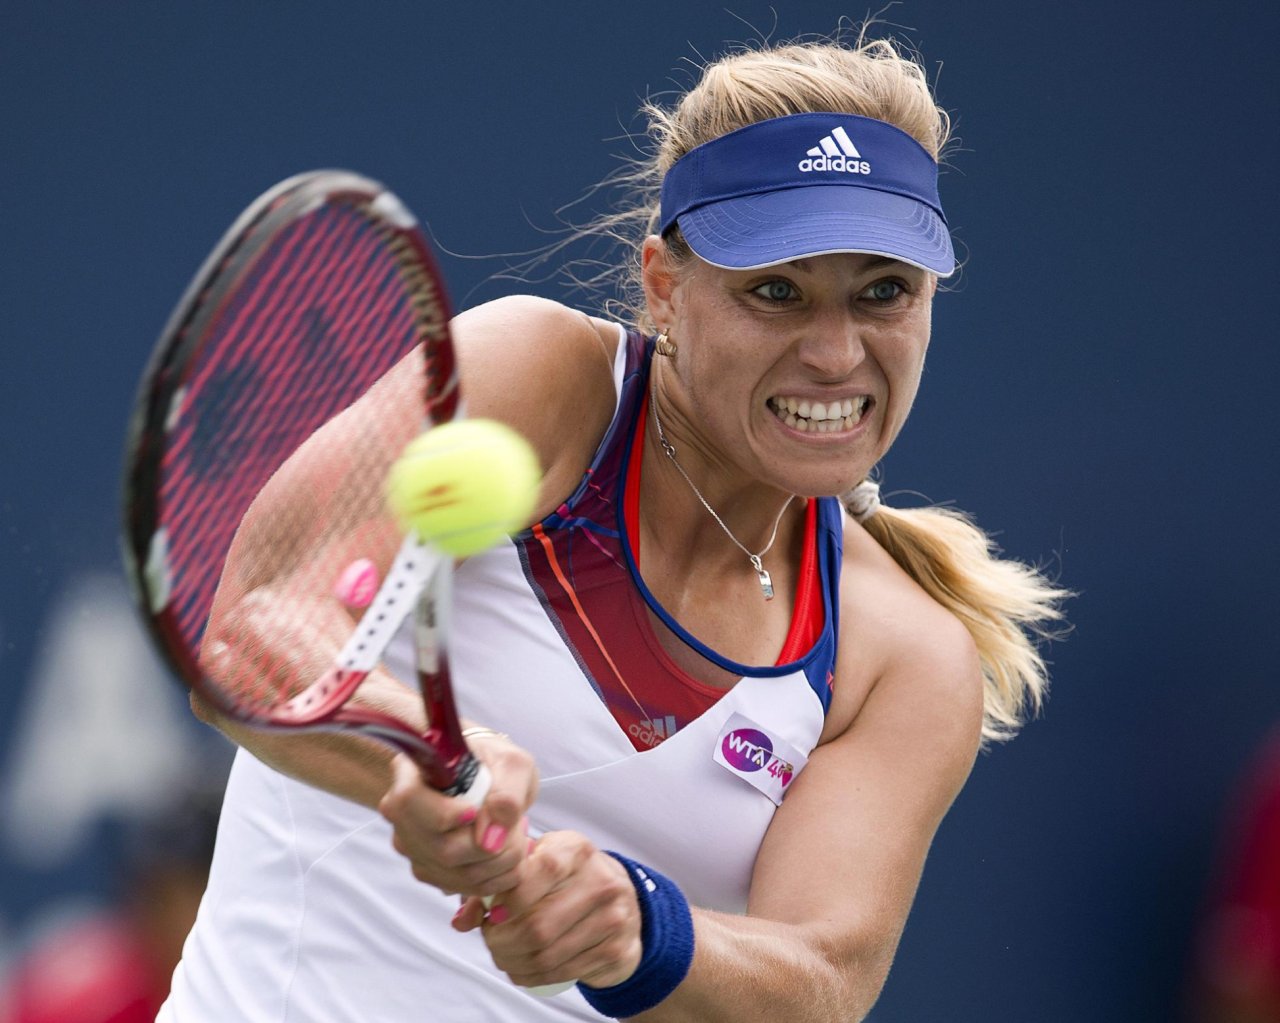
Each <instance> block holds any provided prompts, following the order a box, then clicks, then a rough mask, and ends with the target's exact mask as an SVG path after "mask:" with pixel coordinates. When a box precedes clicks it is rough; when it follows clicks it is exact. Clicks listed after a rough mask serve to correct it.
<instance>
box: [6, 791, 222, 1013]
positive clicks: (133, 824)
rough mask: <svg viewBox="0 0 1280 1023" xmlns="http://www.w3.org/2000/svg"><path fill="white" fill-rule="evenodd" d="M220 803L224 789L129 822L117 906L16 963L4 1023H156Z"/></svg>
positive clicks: (184, 797)
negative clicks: (153, 1022) (154, 1022)
mask: <svg viewBox="0 0 1280 1023" xmlns="http://www.w3.org/2000/svg"><path fill="white" fill-rule="evenodd" d="M219 780H221V779H219ZM221 797H222V793H221V788H220V787H217V786H213V787H210V788H208V789H206V788H203V787H200V788H190V789H187V790H186V791H183V792H182V793H181V794H180V795H179V796H178V797H176V798H175V799H174V800H173V801H172V803H171V804H170V805H168V806H165V807H163V808H162V809H160V810H159V811H158V812H155V813H152V814H149V815H147V816H146V817H145V818H141V819H138V820H135V821H130V822H126V825H125V835H124V842H123V848H124V855H123V858H122V870H121V875H120V897H119V899H118V901H117V904H116V905H115V906H113V907H112V908H111V909H109V910H104V911H101V912H96V913H93V914H91V915H88V916H84V915H82V916H79V917H77V918H76V919H74V920H72V921H69V922H67V923H65V924H64V925H62V926H60V927H58V928H56V929H55V930H54V931H53V932H52V933H49V934H47V935H44V936H43V937H42V939H41V940H40V941H39V942H38V943H37V944H36V945H35V946H34V947H32V948H30V949H29V950H27V951H26V952H25V953H24V954H21V955H20V956H19V957H18V958H17V960H16V961H15V962H14V963H13V969H12V971H11V973H10V975H9V976H8V978H7V980H6V983H5V984H4V985H3V990H2V991H0V1023H152V1021H153V1020H154V1019H155V1016H156V1013H157V1012H158V1011H159V1009H160V1005H161V1003H162V1002H163V1001H164V999H165V997H166V996H167V995H168V993H169V981H170V977H171V976H172V974H173V970H174V967H175V966H177V963H178V960H179V958H180V956H181V953H182V943H183V941H184V940H185V938H186V936H187V932H188V931H189V930H190V929H191V925H192V923H193V922H194V921H195V915H196V909H197V907H198V906H199V903H200V897H201V895H202V894H203V893H204V888H205V884H206V882H207V880H208V874H209V863H210V861H211V859H212V856H213V842H214V834H215V831H216V829H217V820H218V809H219V806H220V803H221Z"/></svg>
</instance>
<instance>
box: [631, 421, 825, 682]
mask: <svg viewBox="0 0 1280 1023" xmlns="http://www.w3.org/2000/svg"><path fill="white" fill-rule="evenodd" d="M644 407H645V409H648V407H649V403H648V402H645V405H644ZM648 424H649V416H648V414H647V412H642V413H641V414H640V416H639V417H638V418H637V420H636V430H635V434H634V436H633V437H632V439H631V455H630V460H629V461H628V463H627V482H626V493H625V495H624V497H623V505H622V518H623V521H624V523H625V525H626V529H627V540H628V542H629V543H630V544H631V556H632V558H633V559H634V560H635V563H636V567H637V570H638V569H639V566H640V463H641V462H643V461H644V434H645V429H646V427H647V426H648ZM817 536H818V502H817V501H816V500H815V499H814V498H812V497H809V498H806V499H805V514H804V546H803V551H804V553H803V555H802V556H801V558H800V573H799V576H798V577H797V579H796V601H795V608H794V610H793V611H792V612H791V628H790V629H789V630H788V631H787V638H786V640H785V641H784V642H783V644H782V652H781V653H780V654H779V655H778V659H777V661H776V662H775V663H776V664H790V663H791V662H792V661H798V660H799V659H800V658H801V657H803V656H804V655H805V654H807V653H808V652H809V651H810V650H812V649H813V645H814V644H815V643H816V642H818V638H819V637H820V636H821V635H822V627H823V625H824V624H825V622H826V609H825V608H824V606H823V603H822V581H821V579H820V578H819V576H818V543H817Z"/></svg>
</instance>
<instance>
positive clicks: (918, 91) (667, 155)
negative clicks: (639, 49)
mask: <svg viewBox="0 0 1280 1023" xmlns="http://www.w3.org/2000/svg"><path fill="white" fill-rule="evenodd" d="M643 112H644V114H645V116H646V117H647V119H648V136H649V138H650V140H651V143H652V151H651V153H650V155H649V157H648V158H647V159H645V160H643V161H641V162H638V163H636V164H634V165H633V166H632V167H631V168H630V169H629V170H627V171H626V172H624V173H622V174H620V175H618V176H617V177H616V178H615V180H614V182H613V184H619V185H622V186H624V187H625V188H627V189H628V190H629V192H630V199H629V201H628V203H627V205H625V206H624V207H623V208H621V209H619V210H617V211H615V212H614V213H612V214H608V215H606V216H604V217H601V218H598V219H597V220H596V222H595V223H594V224H593V225H592V226H591V227H590V228H589V229H588V230H587V231H586V232H584V234H589V235H592V236H595V237H601V236H607V237H609V238H611V239H613V240H614V241H618V242H622V243H625V244H626V246H627V251H628V252H629V253H630V257H629V259H628V262H627V264H626V265H625V266H624V267H623V268H622V270H621V275H622V276H621V280H617V279H612V277H611V272H610V271H607V270H606V271H601V272H600V273H599V274H596V275H595V276H592V277H589V278H587V279H586V280H585V281H583V280H581V279H580V280H579V283H583V284H586V285H587V286H588V287H598V286H601V285H603V284H606V283H607V284H610V285H612V287H613V288H614V289H615V295H617V297H616V298H615V299H614V300H613V301H611V302H610V303H609V305H610V306H611V307H612V308H611V311H612V312H614V313H616V314H620V315H622V316H623V317H624V318H626V319H630V320H632V321H633V322H635V323H636V324H637V325H638V326H640V327H641V328H642V329H646V330H649V331H652V329H653V328H654V326H655V325H654V324H653V323H652V321H651V320H650V318H649V316H648V313H647V310H646V309H645V308H644V301H643V290H642V288H641V284H640V281H641V278H640V263H639V249H640V245H639V242H640V241H641V240H642V239H643V238H644V237H645V236H647V235H649V234H653V233H655V232H656V230H657V228H658V221H659V196H660V193H661V187H662V178H663V175H664V174H665V173H666V172H667V170H668V169H669V168H670V167H671V165H672V164H674V163H675V162H676V161H677V160H678V159H680V157H682V156H683V155H684V154H685V153H687V152H689V151H690V150H691V149H693V148H695V147H696V146H699V145H701V144H703V143H704V142H708V141H710V140H711V139H714V138H718V137H719V136H721V135H724V134H725V133H727V132H730V131H733V130H735V129H738V128H742V127H745V126H746V125H748V124H754V123H756V122H757V121H763V120H767V119H769V118H774V117H784V116H787V115H789V114H801V113H825V112H832V113H850V114H860V115H862V116H864V117H874V118H876V119H878V120H881V121H886V122H888V123H890V124H893V125H895V126H897V127H898V128H900V129H901V130H903V131H905V132H906V133H907V134H909V135H911V136H912V137H913V138H914V139H916V141H918V142H919V143H920V144H921V145H922V146H923V147H924V148H925V149H926V150H927V151H928V152H929V153H930V155H932V156H933V157H934V159H941V158H942V157H943V156H944V153H945V148H946V145H947V142H948V140H949V139H950V137H951V121H950V118H949V117H948V115H947V113H946V111H945V110H943V109H942V108H941V107H940V106H939V105H938V104H937V102H936V100H935V99H934V96H933V92H932V90H931V89H930V87H929V83H928V79H927V75H926V73H925V70H924V68H923V67H922V66H921V64H920V62H919V60H918V59H917V58H916V57H914V56H913V55H910V54H908V53H906V52H905V51H904V50H903V48H902V47H901V46H900V45H899V44H897V43H896V42H894V41H893V40H889V39H867V38H866V37H865V30H864V33H862V34H859V36H858V38H857V39H856V40H854V41H853V42H852V43H849V44H846V43H843V42H840V41H839V40H835V39H823V40H818V41H812V42H797V43H785V44H781V45H776V46H765V47H761V48H757V49H744V50H740V51H737V52H734V53H731V54H729V55H727V56H725V57H722V58H721V59H719V60H717V61H715V62H713V63H710V64H708V65H707V66H706V67H704V68H703V70H702V75H701V78H700V80H699V81H698V83H697V84H696V85H695V86H694V87H693V88H692V89H690V90H689V91H688V92H687V93H685V94H684V95H683V96H682V97H681V98H680V99H679V101H678V102H677V103H676V104H675V105H674V106H673V107H671V108H669V109H668V108H665V107H663V106H661V105H660V104H658V103H654V102H648V103H646V104H645V105H644V107H643ZM665 240H666V243H667V247H668V250H669V252H670V254H671V255H672V257H673V258H674V260H675V262H676V264H677V265H680V264H681V263H682V262H685V261H688V260H689V259H691V258H692V253H691V252H690V250H689V249H688V246H687V245H686V244H685V242H684V240H683V238H681V237H680V235H679V229H678V228H673V229H672V230H670V231H668V232H667V235H666V239H665ZM863 525H864V528H866V529H867V531H868V532H869V533H870V534H871V535H872V536H873V537H874V538H875V539H876V540H877V541H878V542H879V543H880V545H881V546H882V547H884V549H885V550H886V551H888V552H889V554H890V555H891V556H892V557H893V558H894V560H895V561H897V563H898V564H899V565H901V566H902V568H903V569H904V570H905V571H906V572H907V573H909V574H910V575H911V577H912V578H913V579H915V581H916V582H917V583H918V584H919V585H920V586H921V587H923V589H924V590H925V591H927V592H928V593H929V595H930V596H931V597H933V599H934V600H936V601H937V602H938V603H940V604H941V605H942V606H944V607H946V608H947V609H948V610H950V611H951V612H952V613H953V614H955V615H956V616H957V617H958V618H959V619H960V621H962V622H963V623H964V624H965V626H966V627H967V628H968V630H969V633H970V635H971V636H972V637H973V641H974V643H975V645H976V646H977V649H978V655H979V658H980V660H981V664H982V673H983V678H984V683H985V693H984V716H983V730H982V734H983V739H984V741H992V740H1001V739H1007V738H1010V737H1011V736H1012V735H1013V734H1014V733H1015V732H1016V731H1017V729H1018V727H1019V726H1020V725H1021V724H1022V722H1023V721H1024V720H1025V719H1026V718H1027V717H1028V716H1029V715H1031V714H1033V713H1035V712H1036V711H1037V710H1039V708H1040V706H1041V704H1042V702H1043V700H1044V696H1045V693H1046V689H1047V686H1048V672H1047V666H1046V663H1045V660H1044V658H1043V656H1042V654H1041V652H1040V641H1042V640H1045V639H1049V638H1054V637H1055V636H1057V635H1058V634H1059V633H1060V631H1061V630H1060V629H1059V628H1058V626H1059V624H1060V623H1061V622H1062V619H1063V615H1062V611H1061V604H1062V602H1063V601H1064V600H1065V599H1066V598H1067V597H1068V596H1070V594H1069V592H1068V591H1066V590H1064V589H1061V588H1060V587H1058V586H1057V585H1055V584H1054V583H1053V582H1052V581H1051V580H1049V579H1048V578H1047V577H1046V576H1045V575H1044V574H1043V573H1042V572H1041V571H1040V570H1038V569H1036V568H1034V567H1032V566H1030V565H1026V564H1023V563H1021V562H1018V561H1013V560H1008V559H1004V558H1001V557H1000V556H999V551H998V549H997V548H996V546H995V544H994V543H993V542H992V540H991V538H990V537H989V536H988V535H987V534H986V533H985V532H983V531H982V530H981V529H979V528H978V527H977V526H976V525H974V523H973V522H972V520H971V519H970V518H969V517H968V516H966V515H965V514H963V513H961V512H958V511H955V510H953V509H949V508H943V507H925V508H909V509H904V508H890V507H885V506H882V507H881V508H880V509H879V511H878V512H877V513H876V514H874V515H871V516H870V517H869V518H867V519H866V520H865V521H864V523H863Z"/></svg>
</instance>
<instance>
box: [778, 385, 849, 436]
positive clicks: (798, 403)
mask: <svg viewBox="0 0 1280 1023" xmlns="http://www.w3.org/2000/svg"><path fill="white" fill-rule="evenodd" d="M870 401H871V399H870V398H869V397H868V396H867V395H865V394H861V395H859V396H858V397H856V398H844V399H843V400H840V401H830V402H826V403H825V404H824V403H823V402H820V401H810V400H809V399H808V398H783V397H773V398H770V399H769V407H770V408H771V409H772V410H773V413H774V415H776V416H777V417H778V418H779V419H781V420H782V421H783V422H784V423H786V424H787V425H788V426H790V427H791V428H792V429H794V430H802V431H811V432H814V433H836V432H838V431H840V430H851V429H853V428H854V427H855V426H857V425H858V421H859V420H860V419H861V418H862V416H863V414H864V413H865V412H866V411H867V405H868V404H870Z"/></svg>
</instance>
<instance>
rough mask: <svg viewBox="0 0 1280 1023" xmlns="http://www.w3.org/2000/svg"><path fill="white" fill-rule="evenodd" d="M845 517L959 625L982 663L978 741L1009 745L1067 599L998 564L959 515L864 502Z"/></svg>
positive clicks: (1036, 686) (1031, 572)
mask: <svg viewBox="0 0 1280 1023" xmlns="http://www.w3.org/2000/svg"><path fill="white" fill-rule="evenodd" d="M873 485H874V484H872V486H873ZM867 486H868V484H866V483H863V484H859V488H865V487H867ZM857 489H858V488H855V490H857ZM853 493H854V492H853V491H851V492H850V496H852V495H853ZM864 493H865V491H864ZM846 503H847V504H848V502H846ZM849 510H850V514H853V515H854V516H855V517H856V518H858V519H859V521H861V523H862V525H863V528H865V529H866V530H867V532H868V533H870V534H871V535H872V536H873V537H874V538H875V540H876V541H877V542H878V543H879V544H880V546H881V547H883V548H884V549H885V550H886V551H888V552H889V554H890V555H891V556H892V557H893V559H894V561H896V562H897V563H898V564H899V565H900V566H901V567H902V568H903V569H904V570H905V571H906V572H907V573H908V574H909V575H910V576H911V577H912V578H913V579H914V580H915V581H916V582H917V583H919V584H920V585H921V586H922V587H923V588H924V589H925V590H926V591H927V592H928V594H929V595H930V596H931V597H933V599H934V600H936V601H937V602H938V603H939V604H941V605H942V606H943V607H945V608H946V609H947V610H949V611H950V612H951V613H952V614H954V615H955V616H956V617H957V618H959V619H960V620H961V621H962V622H963V623H964V625H965V627H966V628H967V629H968V630H969V634H970V635H971V636H972V637H973V641H974V643H975V644H976V645H977V648H978V656H979V659H980V661H981V664H982V676H983V681H984V683H985V692H984V694H983V722H982V738H983V741H984V743H985V742H992V741H1000V740H1004V739H1010V738H1012V737H1013V735H1014V734H1015V733H1016V732H1017V730H1018V728H1019V727H1020V726H1021V725H1022V723H1023V722H1024V721H1025V720H1026V719H1027V718H1028V717H1030V716H1032V715H1034V714H1035V713H1036V712H1037V711H1038V710H1039V709H1040V706H1041V704H1042V703H1043V701H1044V697H1045V693H1046V690H1047V688H1048V684H1049V678H1048V669H1047V666H1046V664H1045V661H1044V658H1043V656H1042V655H1041V653H1040V649H1039V643H1040V642H1041V641H1043V640H1048V639H1054V638H1059V637H1060V636H1061V635H1062V632H1063V629H1061V628H1060V627H1058V628H1055V626H1058V625H1059V623H1061V622H1062V621H1063V613H1062V609H1061V606H1060V605H1061V604H1062V602H1063V601H1064V600H1065V599H1066V598H1067V597H1069V596H1071V593H1070V592H1069V591H1068V590H1064V589H1061V588H1059V587H1058V586H1055V585H1054V584H1053V582H1052V581H1051V580H1050V579H1048V578H1047V577H1046V576H1045V575H1044V574H1043V573H1041V572H1040V571H1039V570H1038V569H1036V568H1033V567H1032V566H1030V565H1025V564H1023V563H1021V562H1019V561H1012V560H1008V559H1004V558H1001V557H1000V556H999V554H1000V552H999V548H998V547H997V546H996V544H995V543H994V542H993V541H992V539H991V538H990V537H989V536H988V535H987V534H986V533H985V532H983V531H982V530H981V529H979V528H978V527H977V526H976V525H975V524H974V523H973V521H972V519H970V518H969V516H967V515H966V514H964V513H963V512H959V511H955V510H954V509H951V508H940V507H936V506H935V507H929V508H890V507H888V506H885V505H880V504H879V503H878V502H876V504H875V506H874V507H872V508H870V511H869V513H868V512H867V510H866V502H865V497H864V499H863V501H862V502H858V503H855V504H854V506H853V507H850V509H849Z"/></svg>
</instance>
